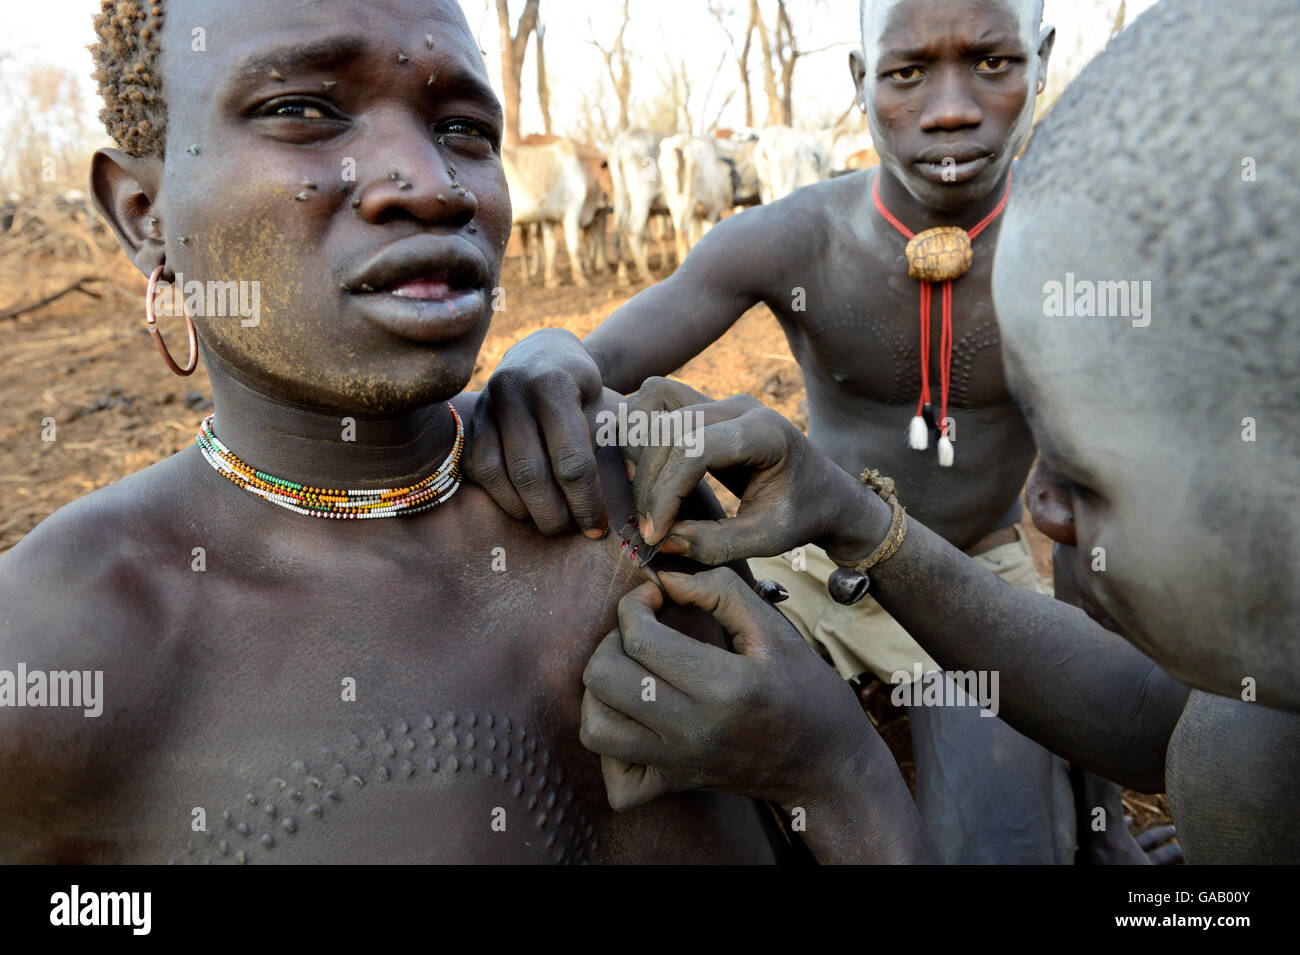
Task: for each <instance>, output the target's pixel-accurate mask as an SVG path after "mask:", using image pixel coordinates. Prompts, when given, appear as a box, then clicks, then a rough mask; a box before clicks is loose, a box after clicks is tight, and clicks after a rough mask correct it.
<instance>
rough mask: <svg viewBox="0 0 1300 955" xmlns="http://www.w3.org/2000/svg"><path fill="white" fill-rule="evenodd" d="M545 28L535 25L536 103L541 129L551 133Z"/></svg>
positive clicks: (547, 133)
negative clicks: (540, 115)
mask: <svg viewBox="0 0 1300 955" xmlns="http://www.w3.org/2000/svg"><path fill="white" fill-rule="evenodd" d="M545 40H546V28H545V27H543V26H542V25H541V24H540V23H539V24H538V25H537V105H538V106H540V107H541V109H542V130H543V131H544V132H545V133H546V135H547V136H549V135H551V87H550V84H549V83H547V81H546V50H545Z"/></svg>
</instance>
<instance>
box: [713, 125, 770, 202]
mask: <svg viewBox="0 0 1300 955" xmlns="http://www.w3.org/2000/svg"><path fill="white" fill-rule="evenodd" d="M717 144H718V150H719V151H720V152H721V153H722V158H723V159H725V160H727V161H728V162H729V163H730V164H731V168H732V171H733V175H732V177H731V185H732V197H731V204H732V206H734V207H745V206H756V205H758V203H759V200H760V198H761V197H760V195H759V188H758V167H756V166H755V165H754V150H755V149H756V148H757V146H758V133H757V132H754V133H749V132H748V131H746V130H742V131H740V132H732V133H730V135H728V136H726V137H722V136H719V137H718V138H717Z"/></svg>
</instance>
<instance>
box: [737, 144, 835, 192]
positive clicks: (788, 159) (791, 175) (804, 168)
mask: <svg viewBox="0 0 1300 955" xmlns="http://www.w3.org/2000/svg"><path fill="white" fill-rule="evenodd" d="M754 166H755V168H756V169H757V170H758V188H759V195H760V196H761V198H762V200H763V204H764V205H767V204H768V203H769V202H775V201H776V200H777V199H781V198H783V197H785V196H788V195H789V194H790V193H792V192H794V191H795V190H796V189H798V188H800V187H801V186H810V185H812V184H813V183H815V182H821V181H822V180H823V179H828V178H830V157H829V156H828V155H827V152H826V150H825V148H823V147H822V145H821V143H819V142H817V139H816V138H815V137H814V136H812V135H810V134H808V133H802V132H800V131H798V130H796V129H791V128H790V127H789V126H769V127H768V128H767V129H765V130H763V131H762V132H761V133H759V134H758V144H757V145H756V146H755V147H754Z"/></svg>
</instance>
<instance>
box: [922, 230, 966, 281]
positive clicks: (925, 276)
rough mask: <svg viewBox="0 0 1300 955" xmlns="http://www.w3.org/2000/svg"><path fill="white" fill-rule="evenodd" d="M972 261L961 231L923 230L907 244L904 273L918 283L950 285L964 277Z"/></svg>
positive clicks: (964, 236) (964, 235)
mask: <svg viewBox="0 0 1300 955" xmlns="http://www.w3.org/2000/svg"><path fill="white" fill-rule="evenodd" d="M973 258H974V252H973V251H972V249H971V244H970V236H969V235H967V233H966V230H965V229H962V228H959V227H957V226H940V227H939V228H937V229H926V230H925V231H924V232H921V233H918V234H917V235H915V236H913V237H912V240H911V241H910V242H908V243H907V274H908V276H909V277H910V278H914V279H918V280H920V281H922V282H950V281H952V280H953V279H956V278H960V277H961V276H963V275H965V274H966V270H967V269H969V268H970V264H971V260H972V259H973Z"/></svg>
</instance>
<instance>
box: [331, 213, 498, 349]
mask: <svg viewBox="0 0 1300 955" xmlns="http://www.w3.org/2000/svg"><path fill="white" fill-rule="evenodd" d="M344 284H345V286H346V293H347V296H348V298H350V299H351V300H352V301H353V302H354V303H355V306H356V307H357V308H358V309H359V310H360V311H361V312H362V314H363V315H364V316H365V317H366V318H367V319H369V320H370V321H371V322H373V323H374V324H375V325H378V326H379V327H380V328H382V329H384V330H385V331H388V332H390V333H392V334H394V335H397V336H398V337H400V338H405V339H408V340H411V341H418V342H426V343H428V342H445V341H449V340H452V339H455V338H459V337H462V336H464V335H466V334H468V333H469V332H470V331H472V330H473V329H474V328H475V326H477V325H478V323H479V321H480V320H481V319H482V318H483V317H484V316H485V315H486V313H487V307H488V300H489V295H488V287H487V286H488V268H487V263H486V262H485V261H484V260H483V256H482V255H481V254H480V253H479V251H478V249H477V248H476V247H475V246H473V245H471V244H470V243H469V242H467V241H466V240H464V239H462V238H460V237H458V236H435V235H418V236H411V237H409V238H406V239H399V240H398V241H396V242H393V243H391V244H389V245H387V246H385V247H384V248H383V249H381V250H380V251H379V252H378V253H376V254H375V255H374V256H372V257H371V258H370V259H368V260H367V261H366V262H365V263H364V264H363V265H362V267H361V268H360V269H358V270H357V271H356V272H355V273H354V274H353V275H351V276H350V277H349V278H348V279H347V281H346V282H345V283H344Z"/></svg>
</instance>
